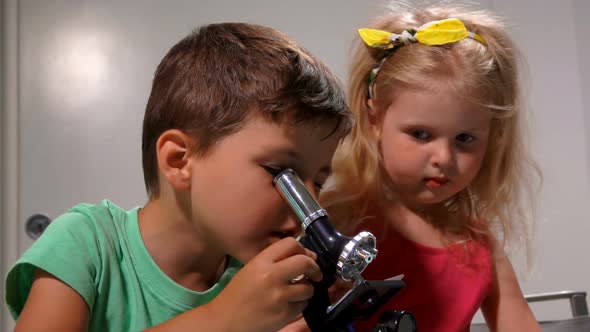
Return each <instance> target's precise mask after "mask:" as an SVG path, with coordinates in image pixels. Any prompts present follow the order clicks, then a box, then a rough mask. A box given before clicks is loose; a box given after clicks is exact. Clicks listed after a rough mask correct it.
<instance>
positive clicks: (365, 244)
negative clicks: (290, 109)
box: [274, 169, 416, 332]
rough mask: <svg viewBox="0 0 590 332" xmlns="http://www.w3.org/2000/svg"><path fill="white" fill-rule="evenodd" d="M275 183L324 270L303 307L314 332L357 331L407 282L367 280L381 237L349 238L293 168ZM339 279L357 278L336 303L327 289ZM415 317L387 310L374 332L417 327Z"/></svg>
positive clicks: (412, 331) (407, 331) (409, 331)
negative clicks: (366, 271) (357, 325)
mask: <svg viewBox="0 0 590 332" xmlns="http://www.w3.org/2000/svg"><path fill="white" fill-rule="evenodd" d="M274 185H275V187H276V188H277V190H278V191H279V193H280V195H281V196H282V197H283V199H284V200H285V201H286V202H287V204H288V205H289V206H290V207H291V209H292V210H293V212H294V213H295V215H296V216H297V219H298V220H299V221H300V222H301V226H302V228H303V231H304V234H303V235H302V237H300V239H299V242H300V243H301V244H302V245H303V246H304V247H306V248H308V249H310V250H312V251H313V252H315V253H316V255H317V257H318V258H317V262H318V265H319V266H320V269H321V270H322V273H323V276H324V277H323V279H322V281H320V282H317V283H315V282H314V295H313V296H312V298H311V299H310V300H309V302H308V305H307V307H306V308H305V309H304V311H303V317H304V318H305V321H306V322H307V325H308V326H309V327H310V329H311V330H312V331H313V332H352V331H354V329H353V325H354V322H355V321H358V320H362V319H367V318H369V317H371V316H372V315H373V314H375V313H376V312H377V310H379V308H380V307H381V306H383V305H384V304H385V303H387V302H388V301H389V300H390V299H391V298H392V297H393V296H394V295H395V294H397V293H398V292H399V291H400V290H401V289H402V288H403V287H404V282H403V281H402V280H401V278H391V279H387V280H365V279H364V278H363V277H362V276H361V273H362V272H363V270H364V269H365V268H366V267H367V265H368V264H370V263H371V262H372V261H373V260H374V259H375V257H376V256H377V249H376V245H377V241H376V238H375V236H373V234H371V233H369V232H360V233H358V234H357V235H356V236H354V237H352V238H350V237H347V236H344V235H342V234H340V233H339V232H338V231H337V230H336V229H335V228H334V226H333V224H332V222H331V221H330V219H329V217H328V213H327V212H326V210H324V209H323V208H321V207H320V205H319V203H318V202H317V201H316V200H315V199H314V198H313V197H312V195H311V194H310V193H309V191H307V188H306V187H305V185H304V184H303V182H302V181H301V180H300V179H299V177H298V176H297V174H296V173H295V172H294V171H293V170H291V169H285V170H283V171H281V172H280V173H278V174H277V175H276V176H275V178H274ZM338 278H340V279H342V280H345V281H349V282H352V283H353V286H352V288H351V289H350V290H349V291H348V292H347V293H346V294H345V295H343V296H342V298H340V299H339V300H338V301H336V303H333V304H332V303H331V301H330V298H329V294H328V289H329V288H330V286H332V285H333V284H334V283H335V282H336V280H337V279H338ZM415 331H416V321H415V319H414V317H413V316H412V314H411V313H409V312H407V311H385V312H383V313H382V314H381V316H380V317H379V322H378V324H377V326H375V327H374V328H373V329H372V330H371V332H415Z"/></svg>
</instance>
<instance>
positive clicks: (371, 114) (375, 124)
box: [367, 99, 381, 139]
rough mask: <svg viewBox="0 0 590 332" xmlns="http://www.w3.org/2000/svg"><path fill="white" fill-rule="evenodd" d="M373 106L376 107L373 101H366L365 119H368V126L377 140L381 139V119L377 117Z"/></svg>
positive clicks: (377, 114)
mask: <svg viewBox="0 0 590 332" xmlns="http://www.w3.org/2000/svg"><path fill="white" fill-rule="evenodd" d="M375 106H376V105H375V102H374V101H373V99H368V100H367V117H368V119H369V124H370V125H371V128H372V129H373V133H374V134H375V137H376V138H377V139H379V138H380V137H381V117H380V116H379V113H378V112H377V109H376V107H375Z"/></svg>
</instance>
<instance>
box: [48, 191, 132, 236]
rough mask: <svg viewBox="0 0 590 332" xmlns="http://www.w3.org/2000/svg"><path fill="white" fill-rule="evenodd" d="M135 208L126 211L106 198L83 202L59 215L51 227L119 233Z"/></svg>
mask: <svg viewBox="0 0 590 332" xmlns="http://www.w3.org/2000/svg"><path fill="white" fill-rule="evenodd" d="M134 210H135V209H134ZM134 210H131V211H126V210H124V209H123V208H121V207H119V206H117V205H115V204H114V203H113V202H111V201H109V200H106V199H105V200H103V201H102V202H100V203H99V204H88V203H81V204H78V205H75V206H73V207H72V208H70V209H69V210H68V211H67V212H66V213H64V214H62V215H61V216H59V217H57V218H56V219H55V220H54V221H53V222H52V223H51V224H50V227H52V226H54V224H55V227H66V228H69V229H70V230H74V229H85V230H91V231H93V232H96V233H100V234H101V235H103V234H111V233H117V232H120V231H121V229H122V227H123V226H124V224H125V222H127V220H128V219H129V214H130V213H131V212H133V211H134Z"/></svg>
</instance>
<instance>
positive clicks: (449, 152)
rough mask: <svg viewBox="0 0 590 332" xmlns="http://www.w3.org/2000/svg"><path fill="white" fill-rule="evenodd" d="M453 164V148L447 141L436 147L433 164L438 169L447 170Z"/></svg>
mask: <svg viewBox="0 0 590 332" xmlns="http://www.w3.org/2000/svg"><path fill="white" fill-rule="evenodd" d="M452 163H453V147H452V146H451V144H449V142H447V141H441V142H439V143H438V144H437V145H436V146H435V151H434V153H433V154H432V164H433V165H434V166H436V167H437V168H447V167H449V165H451V164H452Z"/></svg>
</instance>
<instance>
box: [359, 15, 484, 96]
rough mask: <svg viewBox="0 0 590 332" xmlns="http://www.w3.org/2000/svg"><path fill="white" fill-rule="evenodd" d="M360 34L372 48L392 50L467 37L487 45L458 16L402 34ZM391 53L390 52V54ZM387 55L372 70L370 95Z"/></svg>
mask: <svg viewBox="0 0 590 332" xmlns="http://www.w3.org/2000/svg"><path fill="white" fill-rule="evenodd" d="M358 33H359V35H360V36H361V38H362V39H363V41H364V42H365V44H367V46H369V47H372V48H380V49H385V50H392V49H394V48H395V47H396V46H399V45H404V44H411V43H420V44H424V45H445V44H450V43H455V42H458V41H460V40H462V39H465V38H471V39H474V40H477V41H478V42H480V43H482V44H484V45H486V41H485V40H484V39H483V38H482V37H481V36H480V35H478V34H476V33H473V32H471V31H467V28H466V27H465V24H463V22H461V20H459V19H456V18H448V19H445V20H440V21H433V22H429V23H426V24H424V25H422V26H421V27H419V28H417V29H407V30H404V31H403V32H402V33H401V34H399V35H398V34H395V33H392V32H387V31H383V30H375V29H366V28H365V29H359V30H358ZM388 55H389V54H388ZM388 55H386V56H385V57H384V58H383V59H382V60H381V62H380V63H379V65H377V66H376V67H375V68H373V69H372V70H371V73H370V75H369V97H370V98H373V85H374V84H375V79H376V78H377V73H378V72H379V69H381V66H382V65H383V62H385V60H386V59H387V57H388Z"/></svg>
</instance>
